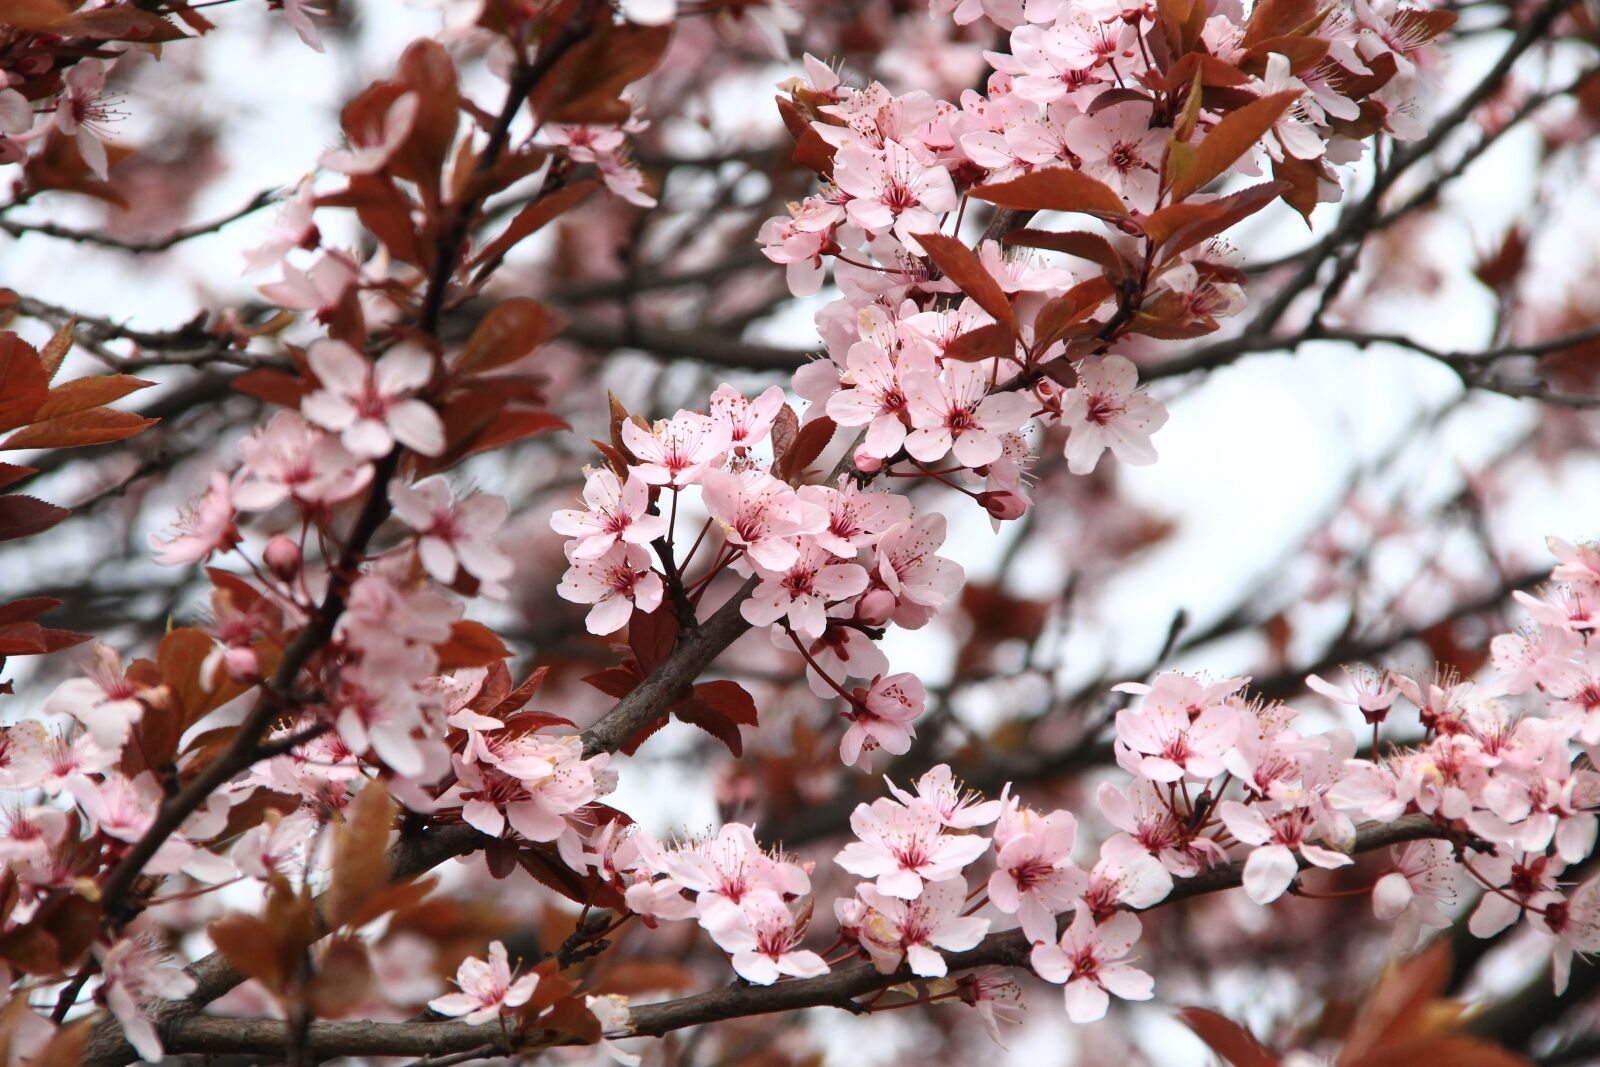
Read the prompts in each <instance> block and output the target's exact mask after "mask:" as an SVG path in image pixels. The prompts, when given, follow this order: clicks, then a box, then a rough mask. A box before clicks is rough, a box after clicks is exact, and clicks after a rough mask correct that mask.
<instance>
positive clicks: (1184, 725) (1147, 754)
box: [1117, 700, 1239, 782]
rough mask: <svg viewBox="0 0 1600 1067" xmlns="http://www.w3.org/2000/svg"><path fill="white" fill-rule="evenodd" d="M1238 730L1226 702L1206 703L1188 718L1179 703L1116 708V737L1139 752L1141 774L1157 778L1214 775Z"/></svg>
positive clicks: (1235, 716)
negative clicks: (1137, 707)
mask: <svg viewBox="0 0 1600 1067" xmlns="http://www.w3.org/2000/svg"><path fill="white" fill-rule="evenodd" d="M1238 734H1239V715H1238V712H1237V711H1235V710H1234V709H1233V708H1229V707H1225V706H1216V707H1211V708H1207V709H1206V710H1205V711H1204V712H1202V713H1201V714H1200V716H1199V718H1197V719H1195V720H1194V721H1192V722H1191V721H1190V719H1189V716H1188V715H1187V714H1185V713H1184V711H1183V710H1182V709H1181V708H1178V707H1174V706H1173V705H1171V704H1169V703H1165V702H1161V701H1154V700H1151V701H1147V702H1146V704H1145V707H1144V708H1143V709H1142V710H1140V711H1133V710H1131V709H1127V708H1124V709H1123V710H1122V711H1119V712H1117V741H1118V742H1119V743H1120V744H1122V745H1125V746H1127V748H1128V749H1130V750H1131V751H1132V752H1134V753H1137V754H1138V755H1139V757H1140V758H1138V759H1137V764H1138V770H1139V773H1141V774H1143V775H1145V776H1146V777H1148V778H1150V779H1151V780H1152V781H1156V782H1176V781H1179V780H1181V779H1183V778H1184V777H1185V776H1187V777H1190V778H1195V779H1199V780H1205V779H1208V778H1214V777H1216V776H1217V775H1219V774H1221V773H1222V772H1223V770H1224V769H1225V766H1226V764H1225V757H1226V756H1227V753H1228V749H1229V748H1230V747H1231V746H1232V745H1233V743H1234V739H1235V738H1236V737H1237V736H1238Z"/></svg>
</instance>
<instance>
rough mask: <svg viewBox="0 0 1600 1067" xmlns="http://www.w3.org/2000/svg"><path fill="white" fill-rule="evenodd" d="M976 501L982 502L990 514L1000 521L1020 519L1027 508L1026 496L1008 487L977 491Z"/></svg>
mask: <svg viewBox="0 0 1600 1067" xmlns="http://www.w3.org/2000/svg"><path fill="white" fill-rule="evenodd" d="M978 503H980V504H982V505H983V506H984V507H985V508H986V509H987V510H988V512H989V514H990V515H993V516H994V517H995V518H997V519H999V520H1000V521H1002V522H1005V521H1008V520H1010V519H1020V518H1022V516H1023V515H1024V514H1026V513H1027V510H1028V498H1027V497H1025V496H1023V495H1022V494H1021V493H1017V492H1013V491H1011V490H1010V489H1001V490H998V491H996V492H991V493H979V494H978Z"/></svg>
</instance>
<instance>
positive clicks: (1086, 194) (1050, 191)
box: [970, 167, 1128, 219]
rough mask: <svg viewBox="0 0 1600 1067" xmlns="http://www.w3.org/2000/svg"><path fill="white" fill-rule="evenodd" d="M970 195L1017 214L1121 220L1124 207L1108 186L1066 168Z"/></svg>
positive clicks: (978, 189) (1051, 169) (980, 188)
mask: <svg viewBox="0 0 1600 1067" xmlns="http://www.w3.org/2000/svg"><path fill="white" fill-rule="evenodd" d="M970 195H971V196H973V197H975V198H977V199H979V200H987V201H989V202H990V203H991V204H997V205H999V206H1000V207H1005V208H1012V209H1014V210H1018V211H1081V212H1084V213H1085V214H1089V215H1098V216H1100V217H1101V218H1108V219H1125V218H1127V217H1128V208H1127V205H1126V204H1124V203H1123V202H1122V198H1121V197H1120V196H1118V195H1117V194H1116V193H1115V192H1113V191H1112V189H1111V187H1110V186H1109V185H1107V184H1105V183H1104V182H1102V181H1099V180H1098V179H1095V178H1091V177H1089V175H1087V174H1084V173H1083V172H1082V171H1077V170H1073V169H1071V168H1070V167H1046V168H1044V169H1042V170H1036V171H1033V172H1032V173H1030V174H1024V175H1023V176H1022V177H1020V178H1013V179H1012V180H1010V181H1008V182H1000V183H997V184H993V185H980V186H977V187H976V188H974V189H972V190H971V193H970Z"/></svg>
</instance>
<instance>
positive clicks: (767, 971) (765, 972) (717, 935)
mask: <svg viewBox="0 0 1600 1067" xmlns="http://www.w3.org/2000/svg"><path fill="white" fill-rule="evenodd" d="M710 932H711V936H712V938H713V939H714V940H715V941H716V942H717V944H718V945H719V946H721V948H722V949H723V951H725V952H728V953H729V954H730V955H732V957H733V969H734V971H735V972H736V973H737V974H738V975H739V977H741V978H743V979H744V980H745V981H747V982H753V983H754V984H756V985H771V984H772V983H773V982H776V981H777V980H778V978H779V976H781V975H788V976H789V977H791V978H815V977H816V976H817V975H819V974H827V973H828V965H827V964H826V963H824V962H823V959H822V957H821V956H819V955H817V954H816V953H815V952H812V951H811V950H809V949H803V948H800V947H799V946H800V939H801V937H803V936H804V933H805V931H804V928H803V927H801V926H799V924H797V923H796V921H795V916H794V914H793V912H792V911H791V910H790V908H789V906H788V905H787V904H784V903H783V902H782V901H780V900H777V899H775V898H773V897H767V896H763V897H758V898H755V899H751V900H746V901H744V902H743V903H742V904H741V905H740V906H739V907H738V908H736V909H733V910H730V911H728V912H726V913H725V914H724V916H723V917H722V919H721V921H719V922H716V923H714V924H713V925H712V926H711V927H710Z"/></svg>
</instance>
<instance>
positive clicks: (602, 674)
mask: <svg viewBox="0 0 1600 1067" xmlns="http://www.w3.org/2000/svg"><path fill="white" fill-rule="evenodd" d="M583 681H584V684H586V685H592V686H594V687H595V688H596V689H598V690H600V692H602V693H604V694H605V695H606V696H608V697H611V698H612V699H614V700H621V699H622V698H623V697H625V696H627V695H628V694H629V693H631V692H633V691H634V690H635V689H637V688H639V683H640V682H642V681H644V675H642V674H640V673H639V672H638V671H637V670H632V669H630V668H628V667H607V668H606V669H605V670H603V671H596V672H595V673H594V674H586V675H584V676H583Z"/></svg>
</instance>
